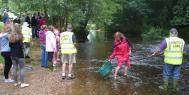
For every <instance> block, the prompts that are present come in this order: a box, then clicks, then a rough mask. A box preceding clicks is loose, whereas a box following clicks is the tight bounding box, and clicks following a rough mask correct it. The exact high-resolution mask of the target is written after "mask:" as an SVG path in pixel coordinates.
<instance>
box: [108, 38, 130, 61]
mask: <svg viewBox="0 0 189 95" xmlns="http://www.w3.org/2000/svg"><path fill="white" fill-rule="evenodd" d="M114 44H115V45H116V46H115V47H114V49H113V52H112V54H111V56H110V59H112V58H117V60H118V62H119V63H123V62H125V61H128V60H129V45H128V43H127V42H126V40H125V39H123V40H122V41H121V42H116V40H115V41H114Z"/></svg>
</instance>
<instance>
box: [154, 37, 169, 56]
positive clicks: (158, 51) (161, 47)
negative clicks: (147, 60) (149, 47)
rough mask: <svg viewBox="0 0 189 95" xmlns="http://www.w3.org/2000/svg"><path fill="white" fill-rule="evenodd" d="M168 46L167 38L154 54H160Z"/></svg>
mask: <svg viewBox="0 0 189 95" xmlns="http://www.w3.org/2000/svg"><path fill="white" fill-rule="evenodd" d="M166 47H167V43H166V40H163V41H162V42H161V43H160V45H159V48H158V49H157V50H156V51H155V52H154V53H153V54H152V56H155V55H160V54H161V52H162V51H163V50H164V49H166Z"/></svg>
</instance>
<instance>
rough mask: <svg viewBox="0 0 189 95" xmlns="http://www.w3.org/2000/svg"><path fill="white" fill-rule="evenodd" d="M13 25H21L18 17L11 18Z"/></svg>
mask: <svg viewBox="0 0 189 95" xmlns="http://www.w3.org/2000/svg"><path fill="white" fill-rule="evenodd" d="M15 23H18V24H21V21H20V17H17V16H15V17H14V18H13V24H15Z"/></svg>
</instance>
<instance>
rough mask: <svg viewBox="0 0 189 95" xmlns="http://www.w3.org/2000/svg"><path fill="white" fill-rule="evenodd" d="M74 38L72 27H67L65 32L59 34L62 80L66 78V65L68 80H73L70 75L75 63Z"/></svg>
mask: <svg viewBox="0 0 189 95" xmlns="http://www.w3.org/2000/svg"><path fill="white" fill-rule="evenodd" d="M75 45H76V38H75V36H74V33H73V32H72V26H71V25H68V27H67V31H66V32H62V33H61V34H60V47H61V53H62V56H61V61H62V79H65V78H66V65H67V64H68V78H67V79H68V80H70V79H74V76H73V74H72V68H73V64H75V63H76V53H77V49H76V46H75Z"/></svg>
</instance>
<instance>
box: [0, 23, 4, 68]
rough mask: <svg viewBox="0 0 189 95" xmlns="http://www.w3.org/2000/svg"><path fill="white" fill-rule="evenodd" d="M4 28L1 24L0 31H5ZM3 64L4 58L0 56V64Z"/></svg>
mask: <svg viewBox="0 0 189 95" xmlns="http://www.w3.org/2000/svg"><path fill="white" fill-rule="evenodd" d="M3 26H4V24H3V22H0V31H1V30H2V29H3ZM2 63H3V57H2V56H1V55H0V64H2Z"/></svg>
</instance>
